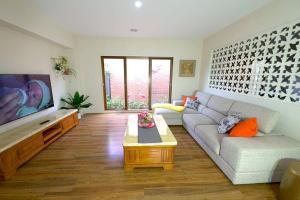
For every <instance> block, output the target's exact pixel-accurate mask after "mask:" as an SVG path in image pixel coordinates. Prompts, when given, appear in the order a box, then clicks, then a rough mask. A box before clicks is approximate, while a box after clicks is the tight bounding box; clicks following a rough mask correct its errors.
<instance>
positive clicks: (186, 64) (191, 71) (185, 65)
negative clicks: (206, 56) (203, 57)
mask: <svg viewBox="0 0 300 200" xmlns="http://www.w3.org/2000/svg"><path fill="white" fill-rule="evenodd" d="M195 66H196V60H180V65H179V76H181V77H194V76H195Z"/></svg>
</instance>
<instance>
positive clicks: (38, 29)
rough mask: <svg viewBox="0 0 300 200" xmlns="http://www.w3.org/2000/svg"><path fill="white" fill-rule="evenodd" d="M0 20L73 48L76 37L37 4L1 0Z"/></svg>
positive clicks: (22, 0)
mask: <svg viewBox="0 0 300 200" xmlns="http://www.w3.org/2000/svg"><path fill="white" fill-rule="evenodd" d="M0 20H2V21H4V22H6V23H9V24H13V25H15V26H17V27H19V28H22V29H24V30H26V31H28V32H31V33H32V34H35V35H38V36H40V37H43V38H46V39H48V40H50V41H53V42H55V43H58V44H60V45H63V46H65V47H70V48H72V47H73V45H74V38H73V36H72V34H71V33H68V32H67V31H65V30H64V29H63V28H62V27H60V26H59V25H58V24H57V23H55V22H54V21H53V20H52V19H51V18H49V17H48V16H47V15H46V14H45V13H43V12H42V11H41V10H40V9H39V8H38V7H36V5H35V4H33V3H32V2H30V1H24V0H0Z"/></svg>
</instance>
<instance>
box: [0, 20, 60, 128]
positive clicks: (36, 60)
mask: <svg viewBox="0 0 300 200" xmlns="http://www.w3.org/2000/svg"><path fill="white" fill-rule="evenodd" d="M0 44H1V45H0V74H22V73H23V74H50V76H51V84H52V92H53V96H54V104H55V107H54V108H50V109H47V110H45V111H42V112H39V113H37V114H33V115H30V116H27V117H25V118H22V119H19V120H17V121H14V122H10V123H8V124H5V125H2V126H1V127H0V132H3V131H5V130H8V129H11V128H13V127H16V126H19V125H22V124H24V123H27V122H29V121H31V120H33V119H36V118H38V117H41V116H43V115H45V114H47V113H49V112H53V111H54V110H56V109H57V108H58V107H59V103H60V98H61V97H62V96H64V95H65V94H66V82H65V81H64V80H62V78H61V77H58V76H56V75H55V74H54V72H53V65H52V64H53V63H52V62H51V58H52V57H57V56H60V55H63V54H64V48H63V47H61V46H59V45H57V44H54V43H52V42H49V41H47V40H44V39H40V38H35V37H32V36H31V35H28V34H26V33H23V32H19V31H17V30H14V29H11V27H10V25H7V24H4V23H0Z"/></svg>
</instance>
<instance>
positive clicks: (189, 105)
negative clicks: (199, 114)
mask: <svg viewBox="0 0 300 200" xmlns="http://www.w3.org/2000/svg"><path fill="white" fill-rule="evenodd" d="M199 104H200V102H199V101H198V100H193V99H191V98H189V97H188V98H187V100H186V103H185V107H186V108H191V109H193V110H197V109H198V106H199Z"/></svg>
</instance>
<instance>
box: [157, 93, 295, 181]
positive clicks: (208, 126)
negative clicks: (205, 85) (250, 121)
mask: <svg viewBox="0 0 300 200" xmlns="http://www.w3.org/2000/svg"><path fill="white" fill-rule="evenodd" d="M196 96H197V97H198V100H199V101H200V102H201V105H200V106H199V107H198V110H197V111H195V110H191V109H187V110H185V112H183V113H179V112H176V111H170V110H167V109H161V108H160V109H155V113H156V114H162V115H163V117H164V118H165V119H166V122H167V123H168V124H169V125H180V124H182V125H183V126H184V127H185V129H186V130H187V131H188V133H189V134H190V135H191V136H192V137H193V138H194V139H195V141H196V142H197V143H198V144H199V145H200V146H201V147H202V148H203V149H204V150H205V151H206V152H207V154H208V155H209V156H210V157H211V158H212V159H213V160H214V161H215V163H216V164H217V165H218V166H219V168H220V169H221V170H222V171H223V172H224V173H225V174H226V176H227V177H228V178H229V179H230V180H231V181H232V183H233V184H249V183H267V182H279V181H280V180H281V176H282V174H283V171H284V169H285V168H286V166H287V164H288V163H289V161H290V160H291V159H300V142H299V141H297V140H294V139H292V138H289V137H287V136H284V135H278V134H277V135H275V134H273V133H272V130H273V128H274V127H275V125H276V123H277V121H278V119H279V113H278V112H276V111H273V110H270V109H268V108H264V107H261V106H257V105H253V104H249V103H245V102H240V101H234V100H231V99H227V98H223V97H220V96H216V95H211V94H208V93H204V92H196ZM177 104H178V102H177ZM229 112H240V113H241V114H242V118H249V117H256V118H257V123H258V130H259V132H258V134H257V136H256V137H253V138H241V137H229V136H228V135H227V134H219V133H218V131H217V127H218V123H219V121H220V120H221V119H222V118H223V117H225V116H226V115H227V114H228V113H229Z"/></svg>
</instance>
